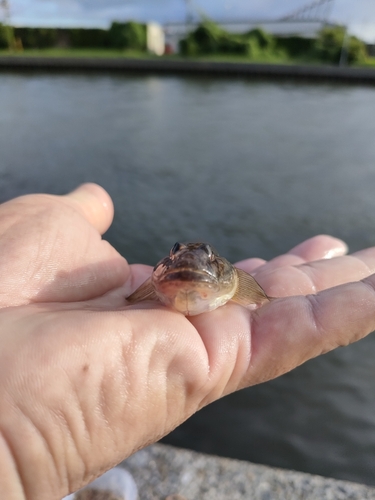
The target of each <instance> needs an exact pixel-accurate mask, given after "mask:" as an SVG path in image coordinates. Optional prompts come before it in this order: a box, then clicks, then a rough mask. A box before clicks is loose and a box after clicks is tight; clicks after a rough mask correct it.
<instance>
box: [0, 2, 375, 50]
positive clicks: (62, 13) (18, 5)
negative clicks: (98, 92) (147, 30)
mask: <svg viewBox="0 0 375 500" xmlns="http://www.w3.org/2000/svg"><path fill="white" fill-rule="evenodd" d="M311 1H312V0H283V1H282V2H281V1H280V0H8V2H9V4H10V8H11V21H12V24H14V25H17V26H60V27H67V26H81V27H91V26H97V27H104V28H105V27H107V26H108V25H109V24H110V22H111V21H113V20H118V21H124V20H129V19H134V20H139V21H158V22H160V23H166V22H172V21H183V20H184V19H185V16H186V3H187V2H189V4H190V5H191V11H192V12H194V13H195V15H199V14H200V13H201V14H205V15H206V16H208V17H210V18H212V19H214V20H226V19H227V20H265V19H277V18H280V17H283V16H285V15H288V14H290V13H291V12H293V11H295V10H296V9H299V8H301V7H303V6H304V5H307V4H309V3H311ZM0 20H1V18H0ZM330 20H331V21H333V22H338V23H342V24H346V25H347V26H348V27H349V29H350V32H351V33H353V34H356V35H357V36H359V37H360V38H362V39H363V40H366V41H367V42H369V43H375V0H335V1H334V3H333V8H332V11H331V15H330Z"/></svg>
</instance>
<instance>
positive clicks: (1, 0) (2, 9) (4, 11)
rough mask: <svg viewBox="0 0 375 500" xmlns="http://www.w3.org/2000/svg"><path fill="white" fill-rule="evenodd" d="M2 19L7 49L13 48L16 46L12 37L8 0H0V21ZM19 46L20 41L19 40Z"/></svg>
mask: <svg viewBox="0 0 375 500" xmlns="http://www.w3.org/2000/svg"><path fill="white" fill-rule="evenodd" d="M1 21H3V25H4V26H5V29H6V31H7V39H8V47H9V50H14V49H15V48H17V44H16V40H15V38H14V31H13V28H12V26H11V25H10V5H9V2H8V0H0V22H1ZM20 44H21V47H22V42H21V41H20Z"/></svg>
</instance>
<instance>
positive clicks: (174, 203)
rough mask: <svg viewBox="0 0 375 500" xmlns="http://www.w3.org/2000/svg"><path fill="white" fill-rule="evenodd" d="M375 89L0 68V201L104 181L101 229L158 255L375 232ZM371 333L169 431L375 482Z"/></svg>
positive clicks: (174, 437)
mask: <svg viewBox="0 0 375 500" xmlns="http://www.w3.org/2000/svg"><path fill="white" fill-rule="evenodd" d="M374 109H375V89H373V88H366V87H360V86H357V87H355V86H353V87H350V86H335V85H328V84H319V85H314V84H301V83H298V84H294V83H285V82H284V83H278V82H273V83H264V82H251V81H246V80H241V79H238V80H236V79H232V80H230V79H228V80H225V79H220V80H215V79H213V78H212V79H211V78H205V79H203V78H201V79H200V78H180V77H159V76H150V77H145V76H142V77H136V76H131V77H130V76H128V77H126V76H113V75H111V76H105V75H104V76H103V75H98V76H96V75H92V74H89V75H87V76H83V75H76V74H75V75H56V74H55V75H48V74H38V73H35V74H28V75H22V74H16V73H12V74H11V73H9V74H6V73H1V74H0V110H1V112H0V181H1V182H0V200H1V201H4V200H6V199H9V198H11V197H13V196H16V195H19V194H23V193H29V192H52V193H63V192H66V191H68V190H70V189H72V188H74V187H75V186H76V185H77V184H79V183H81V182H84V181H94V182H98V183H99V184H101V185H103V186H104V187H105V188H106V189H107V190H108V191H109V193H110V194H111V196H112V197H113V199H114V203H115V208H116V217H115V221H114V224H113V226H112V228H111V229H110V230H109V231H108V233H107V235H106V237H107V238H108V239H109V241H110V242H111V243H112V244H113V245H114V246H115V247H116V248H117V249H118V250H119V251H120V252H121V253H122V254H124V255H125V256H126V257H127V258H128V260H129V261H130V262H144V263H149V264H154V263H155V262H156V261H157V260H159V259H160V258H161V257H163V256H164V255H165V254H166V252H167V251H168V250H169V248H170V246H171V245H172V244H173V243H174V242H175V241H177V240H181V241H188V240H192V241H194V240H205V241H209V242H210V243H212V244H213V245H214V246H215V247H216V248H217V249H218V250H219V251H220V253H222V254H223V255H225V256H226V257H227V258H228V259H230V260H232V261H235V260H238V259H243V258H246V257H249V256H261V257H264V258H267V259H268V258H271V257H273V256H275V255H278V254H279V253H281V252H285V251H286V250H288V249H289V248H290V247H292V246H294V245H295V244H297V243H299V242H300V241H302V240H303V239H305V238H308V237H310V236H313V235H315V234H317V233H331V234H333V235H335V236H338V237H341V238H343V239H345V240H346V241H347V242H348V243H349V245H350V248H351V250H357V249H360V248H362V247H365V246H370V245H374V244H375V231H374V229H375V216H374V214H375V196H374V188H375V168H374V162H375V141H374V137H375V119H374V113H373V110H374ZM374 357H375V340H374V337H371V336H370V337H368V338H367V339H366V340H364V341H362V342H359V343H357V344H355V345H352V346H350V347H347V348H345V349H339V350H336V351H335V352H333V353H330V354H328V355H325V356H323V357H320V358H318V359H316V360H312V361H310V362H308V363H306V364H305V365H304V366H302V367H300V368H298V369H296V370H294V371H293V372H291V373H289V374H287V375H285V376H283V377H281V378H279V379H277V380H275V381H273V382H270V383H266V384H262V385H260V386H257V387H253V388H251V389H247V390H244V391H241V392H239V393H237V394H234V395H232V396H229V397H227V398H224V399H223V400H221V401H219V402H217V403H215V404H212V405H210V406H209V407H207V408H205V409H204V410H202V411H201V412H199V413H198V414H197V415H195V416H194V417H192V418H191V419H190V420H189V421H188V422H186V423H185V424H184V425H182V426H181V427H180V428H178V429H177V430H176V431H175V432H174V433H172V434H171V435H170V436H169V437H168V438H167V441H168V442H170V443H174V444H177V445H181V446H186V447H191V448H194V449H197V450H200V451H206V452H210V453H218V454H221V455H225V456H232V457H238V458H243V459H247V460H252V461H255V462H262V463H267V464H272V465H277V466H281V467H288V468H293V469H297V470H304V471H309V472H313V473H319V474H324V475H329V476H334V477H337V478H345V479H351V480H356V481H361V482H366V483H369V484H375V363H374V361H373V360H374Z"/></svg>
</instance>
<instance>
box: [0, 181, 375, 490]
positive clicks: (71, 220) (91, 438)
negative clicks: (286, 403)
mask: <svg viewBox="0 0 375 500" xmlns="http://www.w3.org/2000/svg"><path fill="white" fill-rule="evenodd" d="M112 216H113V208H112V204H111V201H110V199H109V197H108V195H107V194H106V193H105V192H103V190H101V189H100V188H99V187H97V186H94V185H89V186H85V187H83V188H81V189H79V190H78V191H76V192H74V193H73V194H71V195H69V196H66V197H56V196H47V195H32V196H28V197H22V198H19V199H16V200H13V201H11V202H9V203H6V204H4V205H2V206H0V254H1V255H2V259H1V263H0V283H1V286H0V306H1V309H0V325H1V328H0V408H1V412H0V491H1V492H6V493H4V494H5V498H9V499H13V498H17V499H18V498H27V499H30V500H34V499H36V498H38V499H40V500H43V499H46V500H47V499H48V500H51V499H54V498H56V499H58V498H61V497H62V496H64V495H66V494H68V493H69V492H71V491H74V490H76V489H78V488H79V487H81V486H82V485H83V484H86V483H88V482H89V481H91V480H92V479H93V478H94V477H95V476H97V475H99V474H100V473H102V472H104V471H105V470H106V469H108V468H110V467H111V466H113V465H115V464H116V463H118V462H119V461H121V460H122V459H123V458H125V457H126V456H128V455H130V454H131V453H132V452H134V451H135V450H137V449H139V448H141V447H143V446H145V445H146V444H148V443H151V442H154V441H156V440H157V439H159V438H160V437H161V436H163V435H165V434H167V433H168V432H169V431H171V430H172V429H173V428H174V427H175V426H177V425H178V424H180V423H181V422H182V421H184V420H185V419H186V418H188V417H189V416H190V415H191V414H192V413H194V412H195V411H196V410H197V409H199V408H201V407H202V406H204V405H206V404H208V403H209V402H211V401H214V400H215V399H217V398H219V397H221V396H223V395H225V394H228V393H230V392H232V391H235V390H237V389H239V388H241V387H245V386H248V385H252V384H256V383H259V382H263V381H265V380H269V379H271V378H274V377H276V376H278V375H281V374H282V373H285V372H286V371H288V370H291V369H292V368H294V367H295V366H298V365H299V364H301V363H303V362H304V361H306V360H307V359H310V358H312V357H314V356H317V355H319V354H321V353H324V352H327V351H329V350H331V349H334V348H335V347H337V346H339V345H347V344H348V343H350V342H353V341H355V340H358V339H359V338H361V337H363V336H365V335H366V334H367V333H369V332H370V331H372V330H373V329H374V328H375V294H374V287H375V277H369V276H370V275H371V274H372V273H374V272H375V248H372V249H367V250H363V251H362V252H357V253H356V254H353V255H352V256H344V255H343V254H344V253H345V252H346V247H345V245H344V244H343V243H342V242H341V241H339V240H337V239H335V238H331V237H329V236H319V237H316V238H312V239H311V240H308V241H306V242H304V243H303V244H301V245H299V246H298V247H296V248H295V249H293V250H292V251H290V252H289V253H288V254H286V255H283V256H280V257H277V258H276V259H273V260H272V261H269V262H267V263H265V262H264V261H261V260H260V259H249V260H246V261H243V262H241V263H239V264H238V265H239V267H241V268H243V269H245V270H246V271H249V272H252V274H253V275H254V276H256V279H257V280H258V281H259V283H260V284H261V285H262V286H263V288H264V289H265V291H266V292H267V293H268V294H269V295H271V296H280V297H285V298H280V299H278V300H275V301H272V302H271V303H270V304H267V305H265V306H264V307H262V308H260V309H258V310H256V311H249V310H247V309H245V308H243V307H240V306H238V305H236V304H234V303H228V304H227V305H225V306H223V307H221V308H219V309H217V310H215V311H212V312H210V313H206V314H202V315H200V316H196V317H192V318H185V317H184V316H182V315H181V314H179V313H177V312H174V311H171V310H168V309H167V308H165V307H163V306H161V305H159V304H156V303H143V304H139V305H136V306H131V307H129V306H126V305H125V301H124V297H125V296H127V295H128V294H129V293H130V292H131V291H133V290H134V289H135V288H136V287H137V286H138V285H139V284H140V283H141V282H142V281H143V280H144V279H146V278H147V277H148V275H149V274H150V272H151V268H149V267H147V266H141V265H135V266H128V264H127V263H126V261H125V260H124V259H123V258H122V257H121V256H120V255H119V254H118V253H117V252H116V251H115V250H114V249H113V248H112V247H111V246H110V245H109V244H108V243H107V242H105V241H103V240H101V238H100V233H102V232H104V231H105V230H106V229H107V227H108V226H109V225H110V223H111V220H112ZM335 256H336V257H337V258H333V259H327V258H326V257H335ZM319 259H323V260H319ZM360 279H362V280H363V281H362V282H355V283H350V284H345V283H348V282H350V281H357V280H360ZM335 285H341V286H338V287H336V288H331V287H333V286H335ZM321 290H324V291H321ZM316 292H319V293H317V294H316V295H308V296H307V297H306V296H305V295H307V294H311V293H316ZM291 295H293V296H291Z"/></svg>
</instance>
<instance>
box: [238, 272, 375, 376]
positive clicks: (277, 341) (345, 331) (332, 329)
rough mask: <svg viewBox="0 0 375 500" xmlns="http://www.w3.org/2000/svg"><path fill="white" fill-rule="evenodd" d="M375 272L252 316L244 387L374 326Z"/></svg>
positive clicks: (349, 340) (352, 339)
mask: <svg viewBox="0 0 375 500" xmlns="http://www.w3.org/2000/svg"><path fill="white" fill-rule="evenodd" d="M374 289H375V275H372V276H370V277H368V278H366V279H365V280H363V281H361V282H357V283H349V284H345V285H341V286H338V287H335V288H331V289H329V290H325V291H323V292H320V293H319V294H317V295H314V296H311V295H310V296H308V297H290V298H287V299H283V300H280V301H275V302H272V303H271V304H269V305H268V306H266V307H263V308H261V309H258V310H257V312H256V313H254V314H253V317H252V347H251V351H252V354H251V363H250V366H249V371H248V374H247V377H246V381H245V383H246V385H252V384H256V383H259V382H263V381H265V380H270V379H272V378H275V377H277V376H278V375H281V374H282V373H285V372H287V371H289V370H291V369H292V368H294V367H296V366H298V365H300V364H302V363H304V362H305V361H307V360H308V359H311V358H313V357H316V356H318V355H320V354H323V353H326V352H328V351H331V350H332V349H335V348H336V347H339V346H346V345H348V344H350V343H352V342H356V341H357V340H359V339H361V338H363V337H365V336H366V335H368V334H369V333H370V332H372V331H373V330H374V329H375V292H374Z"/></svg>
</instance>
